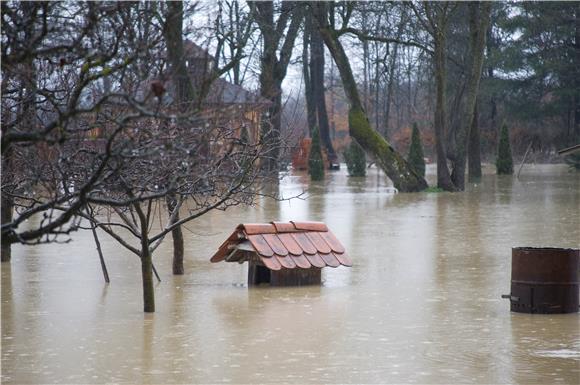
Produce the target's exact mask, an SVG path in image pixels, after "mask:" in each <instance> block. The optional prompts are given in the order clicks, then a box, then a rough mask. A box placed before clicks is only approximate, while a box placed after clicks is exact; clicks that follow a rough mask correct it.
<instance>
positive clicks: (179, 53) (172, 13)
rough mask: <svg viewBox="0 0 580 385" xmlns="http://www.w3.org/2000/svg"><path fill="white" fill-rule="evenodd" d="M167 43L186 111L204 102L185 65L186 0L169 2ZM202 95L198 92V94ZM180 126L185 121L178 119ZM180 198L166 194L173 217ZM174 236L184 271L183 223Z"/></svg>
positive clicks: (179, 270)
mask: <svg viewBox="0 0 580 385" xmlns="http://www.w3.org/2000/svg"><path fill="white" fill-rule="evenodd" d="M164 37H165V44H166V45H167V57H168V62H169V67H170V69H171V76H172V82H173V85H174V87H173V89H174V95H173V98H174V100H175V104H176V105H177V109H178V110H179V111H180V112H182V113H184V112H187V111H188V110H189V109H190V108H191V107H192V106H193V105H194V104H198V105H199V104H201V100H197V101H196V100H195V99H196V90H195V88H194V86H193V83H192V79H191V78H190V76H189V73H188V71H187V66H186V65H185V57H184V52H183V2H182V1H170V2H168V3H167V19H166V25H165V30H164ZM198 96H199V95H198ZM178 123H179V125H180V126H181V125H182V124H185V123H184V122H178ZM176 201H177V198H176V196H175V194H168V195H167V197H166V202H167V211H168V215H169V217H170V218H171V217H172V215H173V210H174V209H175V207H176ZM179 219H180V218H179V213H176V215H175V217H173V222H172V223H175V222H178V221H179ZM171 237H172V238H173V274H175V275H182V274H184V267H183V254H184V253H183V250H184V245H183V232H182V230H181V226H178V227H176V228H175V229H173V230H172V231H171Z"/></svg>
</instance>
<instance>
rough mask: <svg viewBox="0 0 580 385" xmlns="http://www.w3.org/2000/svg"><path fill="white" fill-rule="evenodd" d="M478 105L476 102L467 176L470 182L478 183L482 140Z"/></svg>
mask: <svg viewBox="0 0 580 385" xmlns="http://www.w3.org/2000/svg"><path fill="white" fill-rule="evenodd" d="M477 104H478V103H477V101H476V102H475V109H474V111H473V122H472V124H471V131H470V132H469V149H468V150H467V154H468V156H469V160H468V165H469V168H468V174H467V175H468V180H469V181H470V182H476V181H479V180H480V179H481V147H480V145H481V139H480V134H479V111H478V108H477Z"/></svg>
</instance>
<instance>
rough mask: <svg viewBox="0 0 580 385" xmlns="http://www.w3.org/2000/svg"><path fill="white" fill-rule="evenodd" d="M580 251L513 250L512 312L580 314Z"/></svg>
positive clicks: (530, 248) (527, 248) (546, 248)
mask: <svg viewBox="0 0 580 385" xmlns="http://www.w3.org/2000/svg"><path fill="white" fill-rule="evenodd" d="M579 267H580V250H578V249H562V248H551V247H540V248H535V247H515V248H513V249H512V282H511V293H510V294H509V295H504V296H502V297H504V298H509V299H510V302H511V311H513V312H518V313H540V314H554V313H575V312H578V308H579V305H580V304H579V302H578V296H579V293H578V291H579V288H580V286H579V280H578V269H579Z"/></svg>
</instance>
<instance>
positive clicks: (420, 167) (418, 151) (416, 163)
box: [407, 123, 425, 177]
mask: <svg viewBox="0 0 580 385" xmlns="http://www.w3.org/2000/svg"><path fill="white" fill-rule="evenodd" d="M407 161H408V162H409V163H410V164H411V166H412V167H413V168H414V169H415V171H416V172H417V174H419V175H421V176H422V177H424V176H425V159H424V157H423V145H422V144H421V135H420V134H419V127H417V123H413V133H412V135H411V146H410V147H409V156H408V157H407Z"/></svg>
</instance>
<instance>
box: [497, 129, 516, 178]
mask: <svg viewBox="0 0 580 385" xmlns="http://www.w3.org/2000/svg"><path fill="white" fill-rule="evenodd" d="M495 166H496V168H497V174H498V175H501V174H505V175H511V174H513V173H514V166H513V160H512V149H511V146H510V137H509V133H508V128H507V126H506V125H505V124H504V125H503V126H502V127H501V131H500V133H499V144H498V148H497V159H496V161H495Z"/></svg>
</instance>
